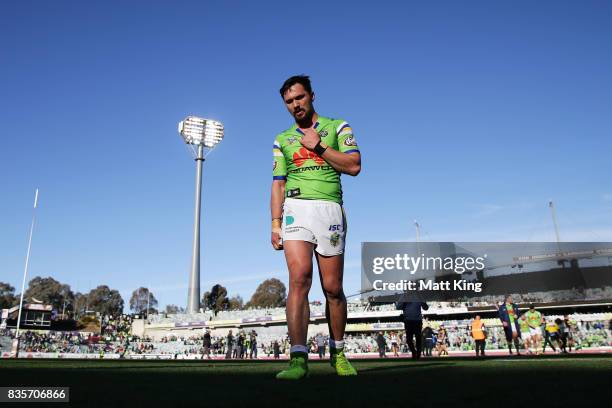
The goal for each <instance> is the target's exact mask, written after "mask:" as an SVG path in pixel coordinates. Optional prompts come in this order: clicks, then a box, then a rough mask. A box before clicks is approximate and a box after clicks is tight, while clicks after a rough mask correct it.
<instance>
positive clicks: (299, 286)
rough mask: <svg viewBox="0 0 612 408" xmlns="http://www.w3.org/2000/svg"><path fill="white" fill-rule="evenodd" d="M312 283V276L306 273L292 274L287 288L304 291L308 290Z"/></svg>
mask: <svg viewBox="0 0 612 408" xmlns="http://www.w3.org/2000/svg"><path fill="white" fill-rule="evenodd" d="M311 284H312V278H311V277H310V276H308V275H297V276H292V277H291V278H290V279H289V290H290V291H304V290H306V291H307V290H309V289H310V285H311Z"/></svg>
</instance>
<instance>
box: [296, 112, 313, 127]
mask: <svg viewBox="0 0 612 408" xmlns="http://www.w3.org/2000/svg"><path fill="white" fill-rule="evenodd" d="M302 111H303V112H304V116H303V117H302V118H298V117H297V113H294V114H293V118H294V119H295V123H297V124H298V126H299V127H300V128H302V129H306V128H309V127H312V125H313V123H312V117H313V115H314V109H310V110H306V109H304V110H302Z"/></svg>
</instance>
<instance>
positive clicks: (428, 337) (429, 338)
mask: <svg viewBox="0 0 612 408" xmlns="http://www.w3.org/2000/svg"><path fill="white" fill-rule="evenodd" d="M422 337H423V342H424V344H425V349H424V350H423V351H425V356H427V357H431V350H433V348H434V332H433V329H432V328H431V327H430V326H426V327H425V328H424V329H423V334H422Z"/></svg>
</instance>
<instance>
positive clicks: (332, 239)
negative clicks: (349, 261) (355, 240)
mask: <svg viewBox="0 0 612 408" xmlns="http://www.w3.org/2000/svg"><path fill="white" fill-rule="evenodd" d="M339 242H340V234H338V233H337V232H334V233H333V234H331V237H329V243H330V244H331V246H333V247H335V246H338V243H339Z"/></svg>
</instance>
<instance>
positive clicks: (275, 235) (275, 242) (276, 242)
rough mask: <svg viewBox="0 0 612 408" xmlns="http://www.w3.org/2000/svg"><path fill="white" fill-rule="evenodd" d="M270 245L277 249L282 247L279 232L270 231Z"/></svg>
mask: <svg viewBox="0 0 612 408" xmlns="http://www.w3.org/2000/svg"><path fill="white" fill-rule="evenodd" d="M271 242H272V247H273V248H274V249H276V250H277V251H280V250H281V249H283V241H282V240H281V236H280V232H277V231H272V239H271Z"/></svg>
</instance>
